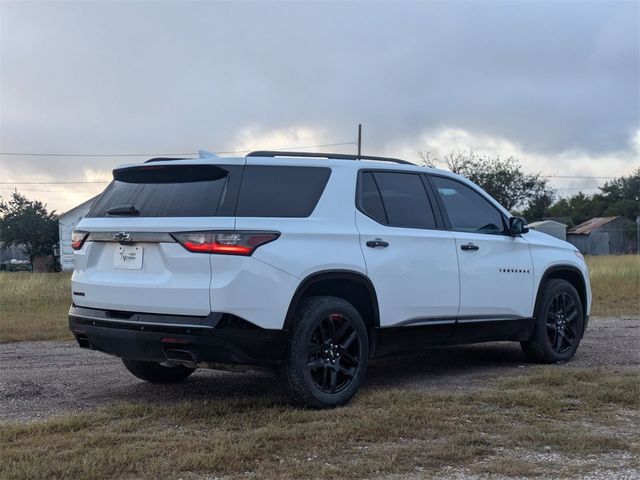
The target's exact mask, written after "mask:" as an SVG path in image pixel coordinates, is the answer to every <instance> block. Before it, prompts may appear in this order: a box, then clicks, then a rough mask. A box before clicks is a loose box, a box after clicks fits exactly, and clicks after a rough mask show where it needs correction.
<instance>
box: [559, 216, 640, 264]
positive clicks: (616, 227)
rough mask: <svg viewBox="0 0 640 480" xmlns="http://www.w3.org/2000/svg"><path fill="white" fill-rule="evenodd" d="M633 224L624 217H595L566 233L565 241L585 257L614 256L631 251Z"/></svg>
mask: <svg viewBox="0 0 640 480" xmlns="http://www.w3.org/2000/svg"><path fill="white" fill-rule="evenodd" d="M632 229H633V222H632V221H631V220H629V219H627V218H624V217H595V218H592V219H591V220H587V221H586V222H584V223H581V224H580V225H578V226H576V227H575V228H572V229H571V230H569V231H568V232H567V241H568V242H570V243H572V244H573V245H575V246H576V248H577V249H578V250H580V252H582V253H583V254H585V255H616V254H623V253H631V252H632V251H633V236H632V235H629V233H628V232H632V231H633V230H632Z"/></svg>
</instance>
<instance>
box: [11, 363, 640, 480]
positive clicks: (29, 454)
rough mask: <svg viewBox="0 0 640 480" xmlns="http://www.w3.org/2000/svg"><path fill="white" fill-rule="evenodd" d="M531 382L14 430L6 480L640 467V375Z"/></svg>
mask: <svg viewBox="0 0 640 480" xmlns="http://www.w3.org/2000/svg"><path fill="white" fill-rule="evenodd" d="M533 372H534V373H533V374H526V375H523V376H519V377H517V378H511V379H503V380H500V381H497V382H496V383H495V385H491V388H487V389H484V390H480V391H477V392H474V393H430V392H417V391H397V390H396V391H389V390H385V391H370V392H367V393H363V394H361V395H360V396H358V399H357V400H356V401H355V402H354V403H353V404H351V405H349V406H347V407H344V408H340V409H335V410H325V411H314V410H303V409H292V408H290V407H288V406H286V405H283V404H282V403H281V402H278V401H275V400H274V399H271V398H258V399H255V398H253V399H246V398H245V399H235V400H229V401H226V402H210V401H206V400H200V401H185V402H181V403H177V404H169V405H168V404H164V405H162V404H155V405H153V404H151V405H150V404H133V403H130V404H119V405H114V406H111V407H106V408H102V409H99V410H98V411H97V412H93V413H84V414H77V415H72V416H64V417H56V418H53V419H50V420H46V421H43V422H37V423H30V424H18V423H14V424H10V423H9V424H7V423H5V424H0V458H2V459H3V461H2V462H0V478H3V479H5V480H11V479H16V480H17V479H31V478H39V479H55V478H93V479H108V478H185V479H187V478H213V476H212V474H215V475H224V476H225V477H226V476H231V477H236V476H242V477H245V478H246V477H250V478H282V479H298V478H318V479H330V478H372V477H377V476H382V475H385V474H389V473H394V474H402V473H413V474H418V475H419V476H420V477H421V478H424V477H430V476H434V475H438V472H442V469H444V468H456V467H460V466H463V465H464V466H465V468H467V469H469V473H471V474H497V475H509V476H519V475H534V476H537V475H544V473H545V472H547V473H548V472H554V476H557V477H560V476H564V475H572V476H577V477H580V476H581V475H582V474H584V473H586V472H587V471H589V469H592V468H593V465H592V464H590V463H589V462H581V460H582V459H592V460H593V459H597V458H601V457H602V456H610V457H611V458H615V456H616V455H623V456H626V457H627V458H630V459H631V460H630V462H631V464H632V465H631V467H630V468H634V467H640V460H639V459H640V456H639V455H640V447H639V445H638V443H637V438H636V437H635V435H636V433H637V432H636V431H635V425H636V423H637V419H638V415H639V413H640V412H639V410H640V381H639V380H640V378H639V374H638V373H637V372H635V371H629V370H627V371H618V372H614V371H609V370H593V369H590V370H588V371H587V370H581V369H571V368H569V367H557V368H554V369H552V370H551V369H549V370H545V369H543V368H542V367H541V368H538V369H534V370H533ZM549 452H553V454H549ZM607 458H609V457H607ZM634 459H635V460H634ZM601 461H602V460H601ZM614 462H615V460H614ZM627 463H628V462H627ZM605 464H606V462H605ZM616 465H617V464H616V463H613V464H612V465H611V466H610V468H613V469H615V468H616ZM627 468H629V465H627ZM614 471H615V470H614ZM205 473H206V474H207V476H204V474H205ZM199 475H202V476H199Z"/></svg>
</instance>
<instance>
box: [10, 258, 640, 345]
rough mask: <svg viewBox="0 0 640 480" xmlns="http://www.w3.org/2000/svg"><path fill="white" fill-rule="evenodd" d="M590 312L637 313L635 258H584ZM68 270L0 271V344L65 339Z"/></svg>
mask: <svg viewBox="0 0 640 480" xmlns="http://www.w3.org/2000/svg"><path fill="white" fill-rule="evenodd" d="M587 262H588V264H589V268H590V272H591V286H592V289H593V310H592V314H593V315H633V314H636V315H637V314H640V256H637V255H620V256H603V257H589V258H587ZM70 278H71V276H70V274H68V273H27V272H23V273H0V343H3V342H17V341H23V340H62V339H67V340H68V339H71V334H70V333H69V331H68V327H67V312H68V309H69V305H70V303H71V296H70V290H71V288H70Z"/></svg>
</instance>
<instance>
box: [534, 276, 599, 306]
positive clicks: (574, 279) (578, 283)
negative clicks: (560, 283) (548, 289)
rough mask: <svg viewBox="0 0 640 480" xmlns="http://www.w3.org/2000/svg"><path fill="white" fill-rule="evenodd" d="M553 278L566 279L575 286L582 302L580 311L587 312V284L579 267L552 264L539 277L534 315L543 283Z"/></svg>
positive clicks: (540, 297)
mask: <svg viewBox="0 0 640 480" xmlns="http://www.w3.org/2000/svg"><path fill="white" fill-rule="evenodd" d="M553 278H559V279H562V280H566V281H567V282H569V283H570V284H571V285H573V286H574V287H575V289H576V290H577V291H578V295H579V296H580V303H581V304H582V311H583V312H584V314H585V315H586V314H587V301H588V300H587V284H586V281H585V279H584V276H583V275H582V272H581V271H580V269H579V268H577V267H575V266H573V265H553V266H551V267H549V268H547V269H546V270H545V272H544V274H543V275H542V278H541V279H540V283H539V284H538V291H537V293H536V303H535V306H534V315H535V312H536V311H537V309H538V305H539V304H540V301H541V300H542V295H543V287H544V284H545V283H546V282H547V281H548V280H551V279H553Z"/></svg>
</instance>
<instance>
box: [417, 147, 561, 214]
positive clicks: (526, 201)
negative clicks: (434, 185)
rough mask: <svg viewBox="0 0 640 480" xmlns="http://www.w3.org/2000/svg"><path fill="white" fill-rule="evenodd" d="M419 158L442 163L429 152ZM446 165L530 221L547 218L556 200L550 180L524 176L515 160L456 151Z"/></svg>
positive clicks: (431, 164) (432, 162)
mask: <svg viewBox="0 0 640 480" xmlns="http://www.w3.org/2000/svg"><path fill="white" fill-rule="evenodd" d="M420 156H421V158H422V160H423V163H424V164H425V165H427V166H430V167H435V165H436V163H439V162H438V160H434V159H433V158H431V154H430V152H427V151H424V152H421V153H420ZM443 163H444V164H445V165H446V167H447V168H448V169H449V170H451V171H452V172H454V173H458V174H460V175H463V176H465V177H467V178H468V179H469V180H471V181H472V182H474V183H476V184H478V185H479V186H480V187H482V188H483V189H484V190H485V191H486V192H487V193H488V194H489V195H491V196H492V197H493V198H495V199H496V200H497V201H498V202H499V203H500V204H501V205H502V206H504V207H505V208H506V209H507V210H509V211H513V212H514V213H515V212H519V213H520V214H523V215H525V216H526V217H527V219H528V220H539V219H541V218H542V217H544V216H547V212H548V210H549V207H550V206H551V204H552V203H553V201H554V199H555V195H556V194H555V191H554V190H553V189H552V188H551V187H550V186H549V184H548V180H547V179H546V178H544V177H542V176H541V175H539V174H530V173H525V172H524V171H523V169H522V165H521V164H520V162H519V161H518V160H517V159H515V158H513V157H509V158H507V159H501V158H500V157H495V158H492V157H481V156H478V155H476V154H475V153H474V152H472V151H468V152H465V151H457V152H453V153H450V154H449V155H447V156H446V157H444V160H443Z"/></svg>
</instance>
